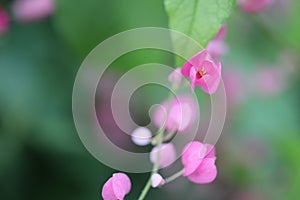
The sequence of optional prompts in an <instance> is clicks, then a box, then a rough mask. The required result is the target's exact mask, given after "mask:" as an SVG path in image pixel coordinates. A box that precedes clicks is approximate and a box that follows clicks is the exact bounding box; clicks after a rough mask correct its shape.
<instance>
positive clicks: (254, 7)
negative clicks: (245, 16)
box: [237, 0, 273, 13]
mask: <svg viewBox="0 0 300 200" xmlns="http://www.w3.org/2000/svg"><path fill="white" fill-rule="evenodd" d="M272 3H273V0H237V4H238V5H239V6H240V7H241V9H242V10H243V11H244V12H246V13H258V12H260V11H262V10H264V9H266V8H268V7H270V5H271V4H272Z"/></svg>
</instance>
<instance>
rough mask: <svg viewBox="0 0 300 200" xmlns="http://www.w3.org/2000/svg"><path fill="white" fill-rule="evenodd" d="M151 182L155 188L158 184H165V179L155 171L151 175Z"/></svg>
mask: <svg viewBox="0 0 300 200" xmlns="http://www.w3.org/2000/svg"><path fill="white" fill-rule="evenodd" d="M151 184H152V187H153V188H156V187H158V186H162V185H163V184H165V180H164V179H163V177H162V176H161V175H160V174H158V173H155V174H152V176H151Z"/></svg>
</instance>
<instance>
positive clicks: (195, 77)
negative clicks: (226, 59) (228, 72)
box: [181, 49, 221, 94]
mask: <svg viewBox="0 0 300 200" xmlns="http://www.w3.org/2000/svg"><path fill="white" fill-rule="evenodd" d="M181 73H182V74H183V76H185V77H187V78H190V79H191V82H192V83H191V88H192V91H194V88H195V85H199V86H200V87H201V88H202V90H203V91H204V92H206V93H208V94H213V93H215V92H216V90H217V88H218V86H219V82H220V79H221V63H218V64H217V65H216V64H215V63H214V62H213V61H212V60H211V58H210V56H209V54H208V51H207V50H206V49H204V50H203V51H201V52H199V53H198V54H196V55H195V56H193V57H192V58H191V59H190V60H188V61H187V62H186V63H185V64H184V65H183V67H182V69H181Z"/></svg>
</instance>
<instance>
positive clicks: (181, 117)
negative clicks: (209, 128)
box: [153, 95, 198, 133]
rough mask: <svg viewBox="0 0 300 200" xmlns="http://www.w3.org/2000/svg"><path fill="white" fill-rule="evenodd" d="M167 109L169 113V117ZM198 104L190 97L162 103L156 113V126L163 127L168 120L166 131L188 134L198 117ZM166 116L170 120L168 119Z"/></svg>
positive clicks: (179, 97)
mask: <svg viewBox="0 0 300 200" xmlns="http://www.w3.org/2000/svg"><path fill="white" fill-rule="evenodd" d="M167 109H169V113H168V115H167ZM197 110H198V107H197V104H196V102H195V100H194V99H193V98H192V97H191V96H189V95H178V96H177V97H176V98H174V99H172V101H171V102H170V103H169V102H168V101H164V102H162V104H161V106H160V107H158V108H157V109H156V110H155V112H154V119H153V120H154V124H155V125H156V126H157V127H161V126H162V124H163V122H164V121H165V120H166V123H165V129H166V130H167V131H176V130H177V131H179V133H187V132H188V131H189V130H190V128H191V127H192V125H193V123H194V122H195V119H196V117H197ZM166 116H168V118H167V119H166Z"/></svg>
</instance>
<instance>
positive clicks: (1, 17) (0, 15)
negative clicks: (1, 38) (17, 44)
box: [0, 7, 9, 35]
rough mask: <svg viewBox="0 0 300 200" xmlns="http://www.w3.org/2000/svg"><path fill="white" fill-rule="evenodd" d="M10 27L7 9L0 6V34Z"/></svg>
mask: <svg viewBox="0 0 300 200" xmlns="http://www.w3.org/2000/svg"><path fill="white" fill-rule="evenodd" d="M8 27H9V17H8V15H7V13H6V11H5V10H4V9H3V8H2V7H0V35H1V34H2V33H5V32H6V31H7V29H8Z"/></svg>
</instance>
